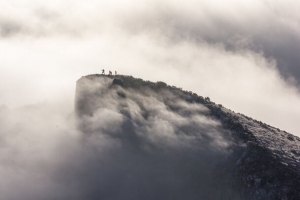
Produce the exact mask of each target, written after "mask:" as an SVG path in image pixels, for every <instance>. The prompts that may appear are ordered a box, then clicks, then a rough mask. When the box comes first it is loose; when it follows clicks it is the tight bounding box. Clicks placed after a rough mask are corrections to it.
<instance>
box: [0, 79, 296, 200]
mask: <svg viewBox="0 0 300 200" xmlns="http://www.w3.org/2000/svg"><path fill="white" fill-rule="evenodd" d="M0 126H1V135H0V139H1V140H0V141H1V147H0V148H1V151H0V176H1V179H2V181H1V187H0V194H1V198H3V199H5V200H19V199H32V200H38V199H45V200H48V199H49V200H50V199H51V200H52V199H65V200H67V199H68V200H69V199H72V200H77V199H78V200H80V199H87V200H94V199H95V200H96V199H97V200H98V199H226V200H227V199H237V200H238V199H272V200H273V199H299V198H300V192H299V191H300V188H299V187H300V170H299V169H300V168H299V165H300V145H299V144H300V139H299V138H298V137H297V136H294V135H292V134H289V133H287V132H285V131H283V130H280V129H278V128H275V127H272V126H270V125H267V124H265V123H263V122H260V121H256V120H255V119H252V118H250V117H247V116H245V115H243V114H239V113H235V112H233V111H231V110H229V109H227V108H225V107H224V106H222V105H221V104H216V103H214V102H213V101H212V100H210V99H209V98H208V97H201V96H199V95H197V94H195V93H193V92H190V91H184V90H182V89H181V88H177V87H175V86H169V85H167V84H166V83H164V82H157V83H153V82H150V81H144V80H142V79H136V78H133V77H131V76H122V75H118V76H105V75H98V74H95V75H88V76H84V77H82V78H80V79H79V80H78V81H77V84H76V93H75V109H74V110H73V109H72V108H70V104H68V103H67V102H64V103H60V104H53V103H48V102H42V103H38V104H34V105H29V106H23V107H20V108H17V109H9V108H7V107H5V106H1V107H0ZM1 198H0V199H1Z"/></svg>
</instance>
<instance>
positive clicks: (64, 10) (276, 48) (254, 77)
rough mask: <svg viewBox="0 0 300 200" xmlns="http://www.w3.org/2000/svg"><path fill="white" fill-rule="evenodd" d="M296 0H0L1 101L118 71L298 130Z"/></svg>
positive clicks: (63, 92) (64, 93) (59, 91)
mask: <svg viewBox="0 0 300 200" xmlns="http://www.w3.org/2000/svg"><path fill="white" fill-rule="evenodd" d="M299 7H300V2H299V1H294V0H276V1H274V0H251V1H246V0H245V1H238V0H232V1H228V0H227V1H222V0H220V1H217V0H211V1H200V0H198V1H196V0H186V1H184V2H180V1H174V0H166V1H164V2H163V3H162V1H158V0H149V1H137V0H123V1H117V0H107V1H106V0H102V1H96V0H90V1H78V0H72V1H66V0H64V1H63V0H52V1H47V2H46V1H37V0H10V1H3V0H1V1H0V105H1V104H5V105H6V106H8V107H10V108H14V107H18V106H22V105H26V104H34V103H37V102H43V101H49V102H52V101H70V102H72V103H71V104H69V105H70V107H72V106H73V98H74V91H75V82H76V80H77V79H79V78H80V77H81V76H83V75H87V74H94V73H101V69H106V70H107V71H108V70H112V71H115V70H116V71H118V73H119V74H125V75H132V76H135V77H140V78H143V79H146V80H151V81H158V80H161V81H165V82H166V83H168V84H170V85H175V86H177V87H182V88H183V89H185V90H191V91H193V92H196V93H197V94H199V95H201V96H209V97H210V98H211V99H212V101H215V102H216V103H220V104H223V105H224V106H225V107H227V108H230V109H232V110H234V111H236V112H241V113H244V114H246V115H248V116H250V117H253V118H255V119H258V120H261V121H264V122H266V123H268V124H270V125H273V126H275V127H278V128H281V129H283V130H286V131H289V132H291V133H293V134H295V135H298V136H299V135H300V127H299V125H298V123H299V120H300V94H299V88H300V67H299V63H300V56H299V52H300V13H299V10H298V9H299Z"/></svg>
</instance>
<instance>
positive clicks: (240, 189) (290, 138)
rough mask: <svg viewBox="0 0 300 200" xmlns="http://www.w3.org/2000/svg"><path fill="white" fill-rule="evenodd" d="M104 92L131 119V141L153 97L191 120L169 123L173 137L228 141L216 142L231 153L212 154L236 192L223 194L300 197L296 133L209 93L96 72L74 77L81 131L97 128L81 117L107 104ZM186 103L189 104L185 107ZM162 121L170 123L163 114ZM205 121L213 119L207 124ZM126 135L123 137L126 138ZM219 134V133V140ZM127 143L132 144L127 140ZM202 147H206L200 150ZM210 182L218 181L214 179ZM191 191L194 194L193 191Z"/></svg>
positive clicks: (202, 142)
mask: <svg viewBox="0 0 300 200" xmlns="http://www.w3.org/2000/svg"><path fill="white" fill-rule="evenodd" d="M116 80H117V81H116ZM108 95H113V97H112V98H110V101H116V102H115V105H118V109H120V110H118V109H115V108H114V109H115V110H114V109H111V111H113V112H115V113H121V115H122V116H125V118H126V119H127V120H128V121H130V124H131V125H130V129H129V130H130V131H127V132H126V133H129V134H130V136H128V138H127V140H132V138H134V140H136V141H138V142H140V141H139V138H140V135H138V134H137V133H138V132H137V130H138V129H142V130H143V127H144V125H145V124H147V121H148V119H149V116H150V117H151V119H152V118H155V114H151V112H148V111H147V108H144V107H147V104H145V103H144V101H148V100H149V99H150V100H151V99H152V98H155V101H156V102H157V103H161V105H163V106H165V107H166V110H168V112H170V113H173V114H175V115H178V116H180V117H182V118H188V119H189V120H190V121H189V124H188V125H177V124H176V123H173V125H174V127H175V128H176V131H174V133H176V134H175V135H176V137H177V135H180V134H182V135H193V136H194V137H195V138H196V139H195V140H196V141H200V142H199V143H200V144H201V145H204V146H205V145H207V144H206V142H207V141H209V142H211V143H212V144H213V143H214V142H216V143H222V142H224V141H226V142H225V143H226V144H225V146H226V145H227V146H226V147H223V146H222V145H220V146H218V145H219V144H218V145H216V146H214V147H217V148H220V149H222V150H223V151H226V152H229V153H228V155H226V156H224V155H223V154H222V153H218V155H217V156H216V160H217V161H213V162H218V167H216V169H218V170H217V171H218V172H220V171H222V170H223V172H222V177H223V178H224V177H226V178H227V179H228V182H229V185H230V188H232V190H233V191H234V192H233V193H236V194H234V196H232V194H226V195H227V196H228V195H229V196H228V199H299V198H300V164H299V163H300V147H299V144H300V139H299V137H297V136H294V135H292V134H289V133H287V132H285V131H281V130H280V129H278V128H275V127H273V126H270V125H267V124H265V123H262V122H260V121H257V120H254V119H252V118H250V117H247V116H245V115H243V114H240V113H235V112H234V111H231V110H229V109H227V108H225V107H224V106H222V105H221V104H216V103H214V102H212V101H211V100H210V99H209V98H208V97H205V98H204V97H202V96H198V95H197V94H195V93H193V92H190V91H183V90H182V89H181V88H177V87H175V86H169V85H167V84H166V83H164V82H157V83H153V82H150V81H143V80H142V79H136V78H134V77H132V76H124V75H117V76H108V75H100V74H94V75H88V76H84V77H82V78H81V79H79V80H78V81H77V85H76V97H75V111H76V113H77V116H78V119H79V126H80V128H81V130H82V131H83V132H95V130H92V131H91V130H90V128H89V126H86V125H83V124H84V123H80V122H82V119H83V118H85V117H86V116H90V117H91V116H93V115H95V113H96V111H97V110H98V109H102V108H103V106H104V107H105V106H106V105H110V104H108V103H107V102H106V105H105V101H104V100H103V99H105V98H107V96H108ZM139 98H140V99H139ZM102 101H103V102H102ZM130 101H132V102H134V103H135V104H136V105H137V106H138V107H139V108H138V110H141V116H142V117H143V119H142V120H140V119H139V118H136V119H138V120H136V119H135V118H134V116H133V115H135V114H134V112H132V111H133V109H132V108H130V107H128V106H127V104H128V103H129V102H130ZM177 101H178V102H179V101H180V103H177ZM99 102H101V104H99ZM174 102H175V103H174ZM119 104H120V105H119ZM181 104H184V105H181ZM185 104H186V105H185ZM184 106H186V107H189V108H192V109H190V110H187V109H186V110H184V109H183V108H185V107H184ZM193 106H194V107H195V108H196V107H197V109H199V110H201V109H203V110H202V111H199V112H198V111H197V112H196V114H195V113H194V110H193V108H194V107H193ZM123 107H125V109H123ZM105 109H106V108H105ZM143 109H144V110H145V111H144V110H143ZM205 109H206V110H205ZM108 110H110V108H108ZM148 110H149V109H148ZM182 110H184V111H182ZM149 113H150V114H149ZM193 117H202V118H205V120H206V121H205V122H204V125H203V124H201V123H202V122H203V121H202V122H201V123H200V125H197V123H195V122H194V121H192V120H193ZM139 120H140V121H139ZM209 120H211V121H209ZM163 121H164V122H165V121H166V122H168V120H167V119H164V118H163ZM207 121H209V122H207ZM137 122H138V123H140V124H138V123H137ZM215 122H217V123H220V125H216V126H215V125H211V124H213V123H215ZM179 123H180V122H179ZM205 123H211V124H210V125H208V128H207V127H205V126H206V125H205ZM141 127H142V128H141ZM203 127H204V128H203ZM127 128H128V127H127ZM205 128H206V129H205ZM202 129H203V130H202ZM124 130H125V129H124ZM199 130H200V132H199ZM210 130H213V132H218V134H216V135H213V134H211V135H213V136H211V135H210V133H209V132H210ZM201 131H202V132H201ZM121 132H122V131H121ZM198 132H199V133H198ZM207 132H208V133H207ZM150 133H151V134H152V133H153V131H152V132H151V131H150V132H149V133H148V134H150ZM162 133H163V132H162ZM196 133H197V134H198V135H197V134H196ZM219 133H220V134H219ZM124 135H125V134H123V135H122V137H125V136H124ZM204 136H205V137H207V138H208V139H203V138H205V137H204ZM126 137H127V136H126ZM210 137H211V138H210ZM218 137H221V139H219V138H218ZM199 138H200V139H199ZM216 138H218V139H216ZM138 142H137V143H138ZM131 145H136V144H134V142H131ZM205 148H207V149H209V151H210V152H213V151H214V150H212V148H211V147H210V146H209V145H208V146H207V147H205ZM225 149H226V150H225ZM201 152H204V151H202V150H201ZM212 155H214V154H212ZM214 156H215V155H214ZM217 157H218V158H217ZM220 160H222V161H220ZM209 162H210V161H209ZM214 181H217V180H215V179H214ZM225 182H226V181H225ZM223 184H225V183H223ZM224 190H225V189H224ZM226 190H228V188H227V189H226ZM193 192H194V193H195V196H197V195H196V193H197V192H196V190H195V191H193ZM223 192H224V191H223ZM225 193H226V192H225ZM226 195H225V196H226ZM230 195H231V196H230ZM216 198H217V197H212V198H211V197H210V196H209V195H208V199H216ZM191 199H192V198H191ZM225 199H226V197H225Z"/></svg>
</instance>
